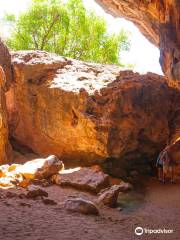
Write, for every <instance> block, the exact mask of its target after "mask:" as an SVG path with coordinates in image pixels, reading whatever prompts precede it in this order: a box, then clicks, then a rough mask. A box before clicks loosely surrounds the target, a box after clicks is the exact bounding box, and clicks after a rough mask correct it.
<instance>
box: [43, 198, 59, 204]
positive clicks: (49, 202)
mask: <svg viewBox="0 0 180 240" xmlns="http://www.w3.org/2000/svg"><path fill="white" fill-rule="evenodd" d="M42 201H43V203H44V204H46V205H57V202H55V201H54V200H52V199H49V198H45V199H44V198H43V199H42Z"/></svg>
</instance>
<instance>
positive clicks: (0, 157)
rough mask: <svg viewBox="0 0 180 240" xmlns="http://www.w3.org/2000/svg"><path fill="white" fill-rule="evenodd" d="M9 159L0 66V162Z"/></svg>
mask: <svg viewBox="0 0 180 240" xmlns="http://www.w3.org/2000/svg"><path fill="white" fill-rule="evenodd" d="M10 160H11V146H10V144H9V140H8V124H7V111H6V100H5V74H4V71H3V69H2V67H1V66H0V164H2V163H6V162H8V161H10Z"/></svg>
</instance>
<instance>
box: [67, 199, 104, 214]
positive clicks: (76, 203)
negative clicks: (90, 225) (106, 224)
mask: <svg viewBox="0 0 180 240" xmlns="http://www.w3.org/2000/svg"><path fill="white" fill-rule="evenodd" d="M64 207H65V209H66V210H68V211H70V212H78V213H82V214H85V215H99V211H98V209H97V207H96V206H95V204H94V203H93V202H91V201H87V200H85V199H82V198H69V199H67V200H66V201H65V203H64Z"/></svg>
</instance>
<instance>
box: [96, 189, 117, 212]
mask: <svg viewBox="0 0 180 240" xmlns="http://www.w3.org/2000/svg"><path fill="white" fill-rule="evenodd" d="M119 192H120V186H119V185H113V186H111V187H110V188H107V189H104V190H103V191H102V192H100V193H99V197H98V202H99V203H103V204H104V205H106V206H108V207H115V206H116V204H117V198H118V195H119Z"/></svg>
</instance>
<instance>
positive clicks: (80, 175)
mask: <svg viewBox="0 0 180 240" xmlns="http://www.w3.org/2000/svg"><path fill="white" fill-rule="evenodd" d="M53 178H54V182H55V183H56V184H58V185H60V186H69V187H74V188H76V189H79V190H82V191H91V192H95V193H98V192H99V191H100V190H102V189H103V188H107V187H108V186H109V176H108V175H107V174H104V173H103V172H102V171H101V170H99V169H98V170H97V168H95V167H92V168H81V169H78V170H76V171H74V172H72V173H65V172H64V173H63V172H60V174H59V175H56V176H53Z"/></svg>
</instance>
